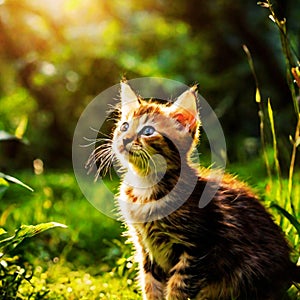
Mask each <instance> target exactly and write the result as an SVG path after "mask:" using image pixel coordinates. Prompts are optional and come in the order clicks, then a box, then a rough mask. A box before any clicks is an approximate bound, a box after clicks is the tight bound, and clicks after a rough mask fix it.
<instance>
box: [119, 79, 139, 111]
mask: <svg viewBox="0 0 300 300" xmlns="http://www.w3.org/2000/svg"><path fill="white" fill-rule="evenodd" d="M121 103H122V109H121V110H122V113H124V114H125V115H126V114H127V113H129V112H130V111H133V110H136V109H137V108H139V106H140V101H139V98H138V96H137V95H136V94H135V92H134V91H133V90H132V89H131V87H130V86H129V84H128V83H127V81H126V80H122V81H121Z"/></svg>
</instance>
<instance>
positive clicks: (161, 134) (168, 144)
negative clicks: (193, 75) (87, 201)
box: [112, 82, 200, 175]
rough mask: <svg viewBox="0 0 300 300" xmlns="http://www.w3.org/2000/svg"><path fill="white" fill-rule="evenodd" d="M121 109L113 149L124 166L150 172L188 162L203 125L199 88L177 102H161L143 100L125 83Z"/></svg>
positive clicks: (137, 171)
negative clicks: (199, 109)
mask: <svg viewBox="0 0 300 300" xmlns="http://www.w3.org/2000/svg"><path fill="white" fill-rule="evenodd" d="M120 112H121V116H120V120H119V122H118V123H117V126H116V129H115V131H114V135H113V141H112V151H113V152H114V154H115V156H116V157H117V158H118V160H119V161H120V162H121V164H122V166H123V167H125V168H132V169H133V170H134V171H135V172H136V173H137V174H139V175H149V174H151V173H153V172H156V173H159V172H165V170H166V168H171V169H172V168H176V167H178V166H179V167H180V165H181V164H182V163H187V162H188V159H189V155H190V152H191V150H192V149H193V148H194V146H195V144H197V142H198V134H199V126H200V121H199V117H198V111H197V96H196V87H192V88H191V89H189V90H187V91H185V92H184V93H183V94H181V95H180V96H179V97H178V98H177V100H176V101H175V102H167V103H159V102H158V101H157V100H155V99H150V100H145V99H142V98H141V97H139V96H137V95H136V94H135V93H134V92H133V90H132V89H131V88H130V86H129V85H128V84H127V83H126V82H122V83H121V107H120Z"/></svg>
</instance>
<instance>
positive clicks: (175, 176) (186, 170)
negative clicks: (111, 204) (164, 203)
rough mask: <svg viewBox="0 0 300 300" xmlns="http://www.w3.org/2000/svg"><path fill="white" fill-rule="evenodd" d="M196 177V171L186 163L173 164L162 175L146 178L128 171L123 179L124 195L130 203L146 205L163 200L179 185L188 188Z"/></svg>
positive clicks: (150, 175) (151, 175)
mask: <svg viewBox="0 0 300 300" xmlns="http://www.w3.org/2000/svg"><path fill="white" fill-rule="evenodd" d="M196 177H197V172H196V170H195V169H194V168H192V167H191V166H189V164H187V163H185V164H182V165H180V164H178V165H177V166H176V165H174V164H173V165H172V167H169V168H167V169H166V171H165V172H164V173H156V174H149V175H148V176H140V175H139V174H138V173H136V172H134V171H133V170H128V172H127V173H126V175H125V177H124V179H123V187H125V190H126V194H127V195H128V196H129V197H131V198H132V199H131V201H133V202H140V203H146V202H150V201H156V200H159V199H162V198H164V197H165V196H167V195H168V194H170V192H171V191H172V190H173V189H174V187H175V186H177V185H178V184H179V183H180V185H182V186H188V185H189V183H190V182H194V181H195V178H196ZM128 200H130V199H128Z"/></svg>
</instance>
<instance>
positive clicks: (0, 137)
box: [0, 130, 19, 142]
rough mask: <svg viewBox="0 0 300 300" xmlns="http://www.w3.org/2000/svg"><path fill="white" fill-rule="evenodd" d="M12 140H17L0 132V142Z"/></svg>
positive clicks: (2, 131) (6, 133) (8, 134)
mask: <svg viewBox="0 0 300 300" xmlns="http://www.w3.org/2000/svg"><path fill="white" fill-rule="evenodd" d="M12 140H19V139H18V138H17V137H16V136H14V135H12V134H10V133H8V132H6V131H4V130H0V142H1V141H12Z"/></svg>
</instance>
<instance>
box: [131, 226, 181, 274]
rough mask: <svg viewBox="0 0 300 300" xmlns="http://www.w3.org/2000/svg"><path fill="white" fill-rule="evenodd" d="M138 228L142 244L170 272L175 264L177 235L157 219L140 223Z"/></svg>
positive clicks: (153, 259) (152, 257)
mask: <svg viewBox="0 0 300 300" xmlns="http://www.w3.org/2000/svg"><path fill="white" fill-rule="evenodd" d="M136 229H137V232H138V234H140V237H141V238H140V242H141V243H142V245H141V246H142V247H143V248H144V250H146V251H147V252H148V253H149V256H150V259H151V260H152V261H155V262H156V263H157V264H158V265H159V266H160V267H161V268H162V269H163V270H164V271H165V272H168V271H169V270H170V269H171V267H172V266H173V263H174V262H173V260H174V258H175V251H174V245H175V243H176V238H175V236H174V235H172V234H170V232H169V230H168V228H167V227H166V226H165V225H164V224H163V223H160V222H155V221H154V222H149V223H143V224H138V225H136Z"/></svg>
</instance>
